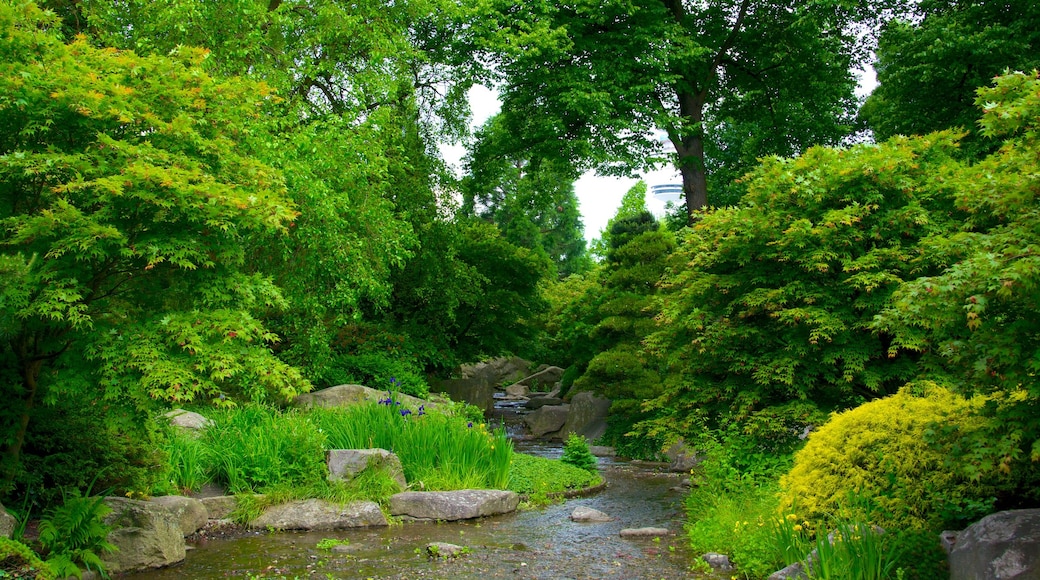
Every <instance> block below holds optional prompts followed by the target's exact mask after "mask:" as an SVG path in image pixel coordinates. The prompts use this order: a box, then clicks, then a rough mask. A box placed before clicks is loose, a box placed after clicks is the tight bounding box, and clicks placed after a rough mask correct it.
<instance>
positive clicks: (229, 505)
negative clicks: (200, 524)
mask: <svg viewBox="0 0 1040 580" xmlns="http://www.w3.org/2000/svg"><path fill="white" fill-rule="evenodd" d="M199 501H200V502H202V505H203V506H205V508H206V515H207V517H208V518H209V519H211V520H226V519H227V518H228V517H229V516H231V512H233V511H235V508H237V507H238V498H237V497H235V496H233V495H217V496H212V497H201V498H199Z"/></svg>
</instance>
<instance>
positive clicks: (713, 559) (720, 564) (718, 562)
mask: <svg viewBox="0 0 1040 580" xmlns="http://www.w3.org/2000/svg"><path fill="white" fill-rule="evenodd" d="M701 559H702V560H704V561H705V562H706V563H707V564H708V565H709V566H711V567H712V569H713V570H718V571H719V572H731V571H733V570H735V569H736V566H734V565H733V563H732V562H730V561H729V556H727V555H725V554H719V553H718V552H708V553H707V554H704V555H703V556H701Z"/></svg>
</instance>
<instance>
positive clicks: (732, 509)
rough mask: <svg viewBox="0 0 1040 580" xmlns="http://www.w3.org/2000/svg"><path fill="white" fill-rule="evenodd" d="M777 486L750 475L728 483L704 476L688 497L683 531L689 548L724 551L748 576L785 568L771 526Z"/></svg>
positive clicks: (702, 550) (699, 551)
mask: <svg viewBox="0 0 1040 580" xmlns="http://www.w3.org/2000/svg"><path fill="white" fill-rule="evenodd" d="M778 491H779V490H778V487H777V486H776V484H775V483H770V482H768V481H762V482H758V481H754V480H753V479H751V478H737V479H736V480H734V481H732V482H729V483H727V484H726V485H722V484H721V482H719V481H718V480H706V481H702V484H701V485H699V486H696V487H694V488H693V489H692V490H691V491H690V494H689V495H688V496H687V498H686V513H687V518H688V523H687V525H686V535H687V540H688V541H689V545H690V548H691V550H692V551H693V553H695V554H703V553H705V552H720V553H723V554H728V555H729V556H730V558H731V559H732V561H733V563H734V564H735V565H736V566H737V569H738V570H739V571H740V572H741V574H743V576H744V577H746V578H764V577H766V576H768V575H769V574H772V573H773V572H775V571H777V570H779V569H780V568H783V557H782V554H781V548H779V547H778V545H777V541H776V538H775V536H774V535H773V529H772V526H773V522H774V520H775V519H776V514H777V510H778V509H779V500H778V496H777V492H778Z"/></svg>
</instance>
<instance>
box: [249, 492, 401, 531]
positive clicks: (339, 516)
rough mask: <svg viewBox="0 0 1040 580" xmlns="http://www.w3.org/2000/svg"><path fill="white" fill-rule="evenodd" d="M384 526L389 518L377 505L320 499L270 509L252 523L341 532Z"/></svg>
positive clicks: (272, 527) (254, 526)
mask: <svg viewBox="0 0 1040 580" xmlns="http://www.w3.org/2000/svg"><path fill="white" fill-rule="evenodd" d="M385 525H387V521H386V516H384V515H383V512H382V511H381V510H380V509H379V505H378V504H376V503H375V502H371V501H354V502H350V503H348V504H345V505H339V504H336V503H332V502H328V501H325V500H320V499H305V500H298V501H290V502H287V503H283V504H279V505H275V506H271V507H269V508H267V509H266V510H264V513H263V514H261V516H260V517H258V518H256V519H255V520H253V521H251V522H249V527H250V528H253V529H274V530H342V529H346V528H364V527H369V526H385Z"/></svg>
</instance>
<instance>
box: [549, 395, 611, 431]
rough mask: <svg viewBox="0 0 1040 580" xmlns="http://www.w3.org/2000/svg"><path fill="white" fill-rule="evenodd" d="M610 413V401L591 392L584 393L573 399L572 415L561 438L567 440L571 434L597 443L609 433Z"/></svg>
mask: <svg viewBox="0 0 1040 580" xmlns="http://www.w3.org/2000/svg"><path fill="white" fill-rule="evenodd" d="M609 411H610V399H604V398H603V397H597V396H596V395H593V394H592V393H589V392H582V393H578V394H577V395H574V396H573V397H572V398H571V407H570V413H568V414H567V423H566V424H565V425H564V426H563V430H562V431H561V432H560V438H562V439H564V440H566V439H567V436H568V435H570V434H571V433H577V434H578V435H581V436H582V437H585V438H586V439H588V440H589V441H595V440H596V439H599V438H600V437H602V436H603V434H604V433H606V432H607V413H608V412H609Z"/></svg>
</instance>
